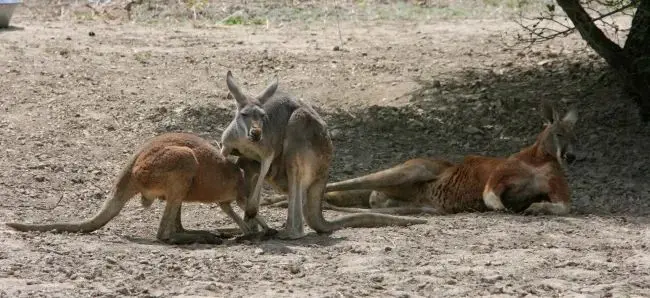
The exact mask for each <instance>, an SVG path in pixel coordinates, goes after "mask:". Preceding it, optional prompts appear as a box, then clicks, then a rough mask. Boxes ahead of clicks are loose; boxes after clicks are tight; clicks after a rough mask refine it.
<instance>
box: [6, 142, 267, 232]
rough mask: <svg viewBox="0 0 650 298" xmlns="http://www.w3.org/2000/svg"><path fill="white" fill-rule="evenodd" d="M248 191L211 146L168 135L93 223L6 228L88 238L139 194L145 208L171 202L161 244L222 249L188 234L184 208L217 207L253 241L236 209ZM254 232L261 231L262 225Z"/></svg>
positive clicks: (133, 165) (119, 184)
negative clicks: (192, 205) (157, 201)
mask: <svg viewBox="0 0 650 298" xmlns="http://www.w3.org/2000/svg"><path fill="white" fill-rule="evenodd" d="M248 189H249V187H248V185H247V184H246V180H245V179H244V176H243V173H242V170H241V169H240V168H239V167H238V166H237V165H236V164H234V163H232V162H230V161H228V160H227V159H226V158H224V157H223V156H222V155H221V153H220V152H219V150H218V149H217V148H215V147H214V146H212V145H211V144H210V143H209V142H208V141H206V140H204V139H203V138H201V137H199V136H196V135H193V134H188V133H164V134H161V135H159V136H156V137H154V138H152V139H150V140H149V141H148V142H147V143H146V144H145V145H144V146H142V148H140V149H139V150H138V151H137V152H136V153H135V154H134V155H133V156H132V157H131V160H130V161H129V163H128V164H127V165H126V167H124V169H123V170H122V172H121V173H120V175H119V176H118V178H117V181H116V183H115V186H114V188H113V196H112V197H111V198H109V199H107V200H106V201H105V202H104V206H103V207H102V208H101V210H99V212H97V214H96V215H95V216H93V217H92V218H90V219H87V220H84V221H81V222H70V223H52V224H23V223H7V226H9V227H11V228H14V229H16V230H19V231H56V232H81V233H88V232H92V231H95V230H97V229H99V228H101V227H103V226H104V225H105V224H106V223H108V222H109V221H110V220H111V219H113V218H114V217H115V216H117V215H118V214H119V213H120V211H121V210H122V208H124V205H126V203H127V202H128V201H129V200H130V199H131V198H132V197H133V196H135V195H136V194H138V193H140V194H141V195H142V197H141V203H142V205H143V206H144V207H149V206H151V204H152V203H153V201H154V200H155V199H156V198H159V199H161V200H165V201H166V204H165V211H164V213H163V216H162V219H161V220H160V226H159V228H158V234H157V236H156V237H157V238H158V239H159V240H160V241H162V242H164V243H168V244H190V243H206V244H220V243H222V240H221V237H220V236H219V235H217V234H213V233H211V232H209V231H201V230H186V229H184V228H183V225H182V224H181V205H182V203H183V202H202V203H218V204H219V207H221V209H222V210H223V211H224V212H225V213H226V214H227V215H228V216H229V217H230V218H232V219H233V220H234V221H235V223H237V225H238V226H239V227H240V229H241V230H242V232H244V234H246V235H245V236H246V237H250V236H254V234H253V233H249V232H250V230H249V227H251V226H250V225H249V224H248V223H246V222H244V220H243V219H242V218H241V217H240V216H239V215H237V213H235V211H234V210H233V209H232V206H231V203H232V202H233V201H236V202H237V204H238V205H239V207H240V208H242V209H243V208H244V205H245V202H246V196H247V195H248ZM256 224H259V225H261V226H262V227H263V228H264V229H265V230H266V231H267V232H269V233H272V232H273V231H271V230H270V229H269V228H268V226H266V224H265V223H264V222H257V223H256ZM253 227H255V228H257V225H255V226H253ZM242 239H243V238H242Z"/></svg>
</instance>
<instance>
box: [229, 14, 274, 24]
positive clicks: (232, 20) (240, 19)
mask: <svg viewBox="0 0 650 298" xmlns="http://www.w3.org/2000/svg"><path fill="white" fill-rule="evenodd" d="M222 23H223V24H224V25H263V24H265V23H266V20H264V19H262V18H246V17H244V16H243V15H241V14H234V15H231V16H229V17H227V18H226V19H224V20H223V21H222Z"/></svg>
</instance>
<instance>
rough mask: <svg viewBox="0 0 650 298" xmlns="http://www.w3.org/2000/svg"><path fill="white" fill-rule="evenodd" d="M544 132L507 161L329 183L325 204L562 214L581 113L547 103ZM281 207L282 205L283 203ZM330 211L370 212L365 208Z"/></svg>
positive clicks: (399, 210)
mask: <svg viewBox="0 0 650 298" xmlns="http://www.w3.org/2000/svg"><path fill="white" fill-rule="evenodd" d="M541 111H542V116H543V117H544V119H545V121H546V123H545V124H546V127H545V129H544V130H543V131H542V132H541V133H540V134H539V135H538V137H537V141H536V142H535V143H534V144H533V145H531V146H529V147H527V148H524V149H523V150H521V151H520V152H518V153H515V154H513V155H511V156H510V157H508V158H496V157H482V156H467V157H465V159H464V160H463V162H462V163H459V164H454V163H451V162H449V161H445V160H440V159H425V158H417V159H411V160H408V161H406V162H404V163H403V164H400V165H398V166H395V167H393V168H390V169H386V170H383V171H379V172H376V173H373V174H369V175H366V176H362V177H358V178H353V179H350V180H346V181H341V182H336V183H331V184H328V185H327V187H326V191H327V193H326V196H325V198H326V200H327V201H328V202H330V203H333V204H337V202H340V201H343V200H356V201H359V200H365V202H367V205H369V206H370V207H371V208H372V209H371V210H370V212H376V213H390V214H412V213H434V214H445V213H457V212H468V211H487V210H504V209H506V207H508V209H510V210H512V211H515V212H524V213H526V214H555V215H564V214H567V213H568V212H569V211H570V201H571V200H570V190H569V186H568V183H567V181H566V178H565V176H564V173H563V170H562V168H563V167H565V166H566V162H568V163H571V162H573V160H574V159H575V156H574V154H573V143H574V141H575V139H576V136H575V134H574V131H573V130H574V125H575V123H576V121H577V119H578V118H577V114H576V112H575V111H574V110H570V111H569V112H568V113H567V114H566V115H565V116H564V117H563V118H562V119H560V118H559V115H558V113H557V111H556V110H555V108H554V107H553V106H551V105H550V104H549V103H548V102H543V103H542V107H541ZM281 203H282V202H280V203H278V204H281ZM328 209H333V210H338V211H348V212H368V210H367V209H361V208H344V207H337V206H329V208H328Z"/></svg>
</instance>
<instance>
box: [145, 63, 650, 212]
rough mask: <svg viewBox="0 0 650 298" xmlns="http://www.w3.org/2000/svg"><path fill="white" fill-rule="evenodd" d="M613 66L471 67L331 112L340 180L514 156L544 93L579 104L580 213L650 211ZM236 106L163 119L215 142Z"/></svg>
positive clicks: (632, 121)
mask: <svg viewBox="0 0 650 298" xmlns="http://www.w3.org/2000/svg"><path fill="white" fill-rule="evenodd" d="M605 67H606V66H605V65H602V64H597V63H593V62H592V61H591V60H590V59H589V58H586V59H584V60H576V59H568V58H558V59H555V60H553V61H551V62H548V63H547V64H545V65H543V66H539V67H532V68H511V69H509V70H507V71H505V72H502V73H501V72H496V71H494V70H491V69H478V70H467V71H464V72H461V73H458V74H455V75H452V76H449V77H446V78H440V80H439V81H435V82H421V83H422V85H423V86H422V88H421V89H419V90H417V91H416V92H413V94H411V100H410V101H411V104H410V105H407V106H402V107H386V106H371V107H369V108H367V109H359V110H352V111H342V110H340V111H336V112H331V113H325V112H322V111H321V113H322V115H323V117H324V118H325V119H326V121H327V123H328V125H329V129H330V134H331V135H332V139H333V142H334V145H335V161H334V163H333V165H332V169H331V174H332V175H331V180H332V181H337V180H342V179H347V178H350V177H353V176H359V175H362V174H366V173H369V172H371V171H375V170H378V169H382V168H386V167H389V166H392V165H395V164H398V163H401V162H403V161H405V160H407V159H409V158H414V157H423V156H429V157H439V158H445V159H449V160H453V161H458V160H460V159H462V157H463V156H464V155H467V154H483V155H493V156H507V155H510V154H512V153H515V152H517V151H519V150H520V149H522V148H523V147H525V146H528V145H531V144H532V143H533V142H534V141H535V138H536V136H537V133H539V132H540V131H541V130H542V128H543V124H542V119H541V117H540V116H539V112H538V106H539V103H540V100H541V99H547V100H549V101H551V102H554V103H556V104H557V105H558V108H559V109H560V110H561V111H562V112H564V111H566V110H567V108H568V107H569V106H575V107H577V109H578V115H579V121H578V124H577V128H576V129H577V134H578V137H579V145H578V150H579V151H580V154H579V156H578V160H577V162H576V163H575V164H574V165H572V167H571V169H570V171H569V173H568V177H569V182H570V185H571V187H572V189H573V199H574V210H575V211H576V212H578V213H599V214H606V213H610V212H611V213H627V214H637V215H638V214H650V200H649V199H648V195H649V194H650V185H648V183H647V173H650V163H649V162H648V158H647V157H648V153H647V150H646V149H645V148H646V147H647V146H648V145H650V135H648V133H647V132H646V131H645V130H644V129H643V127H642V126H641V125H640V124H641V123H640V122H639V121H638V118H637V117H636V116H634V115H635V114H636V108H635V107H630V105H629V104H625V101H623V100H616V98H615V97H616V96H617V95H616V94H617V90H616V89H617V87H618V86H617V85H616V83H615V80H613V79H612V78H610V76H601V75H600V74H602V73H603V72H606V70H605ZM232 113H233V111H231V110H230V108H224V107H218V106H216V105H209V106H189V107H186V108H185V109H184V110H183V111H182V112H180V113H179V114H172V113H167V114H164V115H161V116H157V117H154V119H159V120H160V121H159V122H158V121H156V122H158V123H159V130H158V131H159V132H162V131H178V130H186V131H193V132H196V133H198V134H200V135H202V136H204V137H207V138H210V139H212V140H218V139H219V138H220V134H221V131H222V130H223V129H224V128H225V126H226V125H227V124H228V122H229V121H230V119H231V117H232Z"/></svg>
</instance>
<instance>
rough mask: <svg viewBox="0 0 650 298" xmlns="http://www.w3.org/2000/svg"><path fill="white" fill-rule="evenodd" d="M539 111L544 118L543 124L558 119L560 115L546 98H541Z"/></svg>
mask: <svg viewBox="0 0 650 298" xmlns="http://www.w3.org/2000/svg"><path fill="white" fill-rule="evenodd" d="M540 111H541V114H542V118H544V123H545V124H551V123H554V122H556V121H558V120H560V116H559V115H558V114H557V111H555V108H554V107H553V105H552V104H551V103H550V102H548V101H547V100H542V104H541V106H540Z"/></svg>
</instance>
